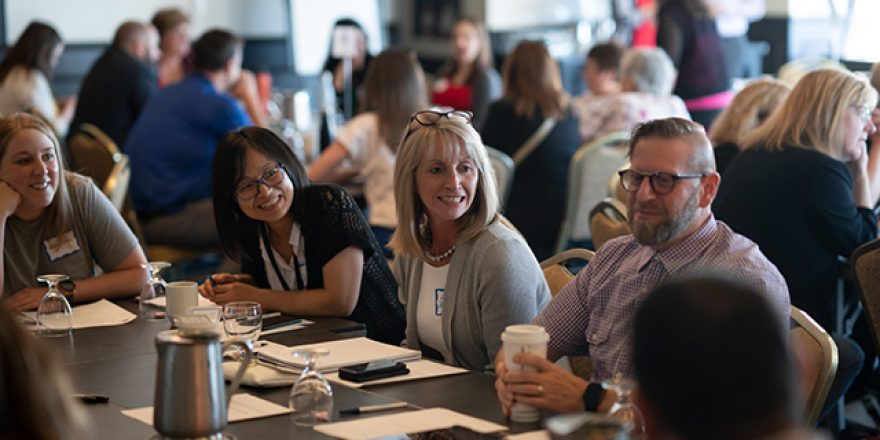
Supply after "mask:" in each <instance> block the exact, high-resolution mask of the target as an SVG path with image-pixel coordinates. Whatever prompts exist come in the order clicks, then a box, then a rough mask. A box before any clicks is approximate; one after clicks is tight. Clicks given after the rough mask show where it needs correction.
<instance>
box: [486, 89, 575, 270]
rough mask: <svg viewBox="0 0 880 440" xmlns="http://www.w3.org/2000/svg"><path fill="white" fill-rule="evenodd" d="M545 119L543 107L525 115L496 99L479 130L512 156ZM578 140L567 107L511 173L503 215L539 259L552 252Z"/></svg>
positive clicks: (493, 144) (489, 144)
mask: <svg viewBox="0 0 880 440" xmlns="http://www.w3.org/2000/svg"><path fill="white" fill-rule="evenodd" d="M543 122H544V117H543V116H541V114H540V111H536V112H535V116H533V117H532V118H531V119H525V118H523V117H521V116H518V115H516V114H515V113H514V110H513V105H512V104H511V103H509V102H507V101H504V100H501V101H496V102H495V103H493V104H492V105H491V106H490V107H489V114H488V115H487V116H486V121H485V125H484V126H483V130H482V133H481V135H482V138H483V142H484V143H485V144H486V145H487V146H490V147H493V148H496V149H498V150H501V151H503V152H505V153H507V154H509V155H510V156H513V155H514V153H516V151H517V150H519V148H520V147H521V146H522V144H523V143H524V142H525V141H526V140H527V139H528V138H529V137H531V136H532V134H534V133H535V132H536V131H537V130H538V127H540V126H541V124H542V123H543ZM579 146H580V138H579V134H578V119H577V117H575V116H574V114H573V113H572V112H571V110H570V109H569V110H567V111H566V112H565V116H564V117H563V118H562V119H560V120H557V121H556V126H554V127H553V130H551V131H550V133H549V134H548V135H547V137H546V138H544V141H543V142H541V144H540V145H538V147H537V148H535V149H534V151H532V154H530V155H529V156H528V157H527V158H526V159H525V161H524V162H523V163H522V164H520V165H519V166H518V167H516V171H515V172H514V173H513V186H512V188H511V191H510V199H509V200H508V203H507V206H506V207H505V209H504V215H505V216H507V218H508V219H509V220H510V221H511V222H512V223H513V224H514V226H516V228H517V229H519V231H520V232H522V234H523V235H524V236H525V238H526V241H527V242H528V243H529V247H531V248H532V251H533V252H534V253H535V256H536V257H537V259H538V261H541V260H544V259H546V258H548V257H550V256H552V255H553V247H554V245H555V244H556V238H557V236H558V235H559V227H560V225H561V224H562V216H563V215H564V212H565V190H566V186H567V183H568V163H569V162H571V157H572V156H573V155H574V153H575V151H577V149H578V147H579Z"/></svg>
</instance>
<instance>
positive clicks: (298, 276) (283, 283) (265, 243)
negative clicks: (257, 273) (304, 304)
mask: <svg viewBox="0 0 880 440" xmlns="http://www.w3.org/2000/svg"><path fill="white" fill-rule="evenodd" d="M260 232H261V234H260V236H261V237H262V239H263V247H264V248H266V254H267V255H268V256H269V262H271V263H272V269H274V270H275V276H277V277H278V281H280V282H281V287H283V288H284V290H290V286H288V285H287V281H285V279H284V276H283V275H281V269H279V268H278V262H277V261H275V251H274V250H273V249H272V245H271V244H269V234H268V233H267V232H266V230H265V227H264V228H263V230H262V231H260ZM293 273H294V274H295V275H296V289H297V290H305V288H306V283H305V282H303V278H302V274H300V273H299V258H297V257H296V252H294V253H293Z"/></svg>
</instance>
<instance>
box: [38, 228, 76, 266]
mask: <svg viewBox="0 0 880 440" xmlns="http://www.w3.org/2000/svg"><path fill="white" fill-rule="evenodd" d="M43 247H44V248H45V249H46V256H48V257H49V261H50V262H55V261H57V260H59V259H61V258H64V257H66V256H68V255H71V254H75V253H77V252H79V241H78V240H77V239H76V236H75V235H73V231H68V232H65V233H63V234H61V235H59V236H57V237H55V238H50V239H48V240H46V241H44V242H43Z"/></svg>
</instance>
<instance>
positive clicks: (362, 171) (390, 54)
mask: <svg viewBox="0 0 880 440" xmlns="http://www.w3.org/2000/svg"><path fill="white" fill-rule="evenodd" d="M361 99H362V100H361V112H360V114H358V115H357V116H356V117H355V118H354V119H352V120H351V121H349V122H348V123H347V124H345V126H344V127H342V128H341V129H340V130H339V133H338V134H337V135H336V139H335V140H334V141H333V143H332V144H330V146H329V147H327V149H326V150H324V152H323V153H321V156H320V157H318V159H317V160H316V161H315V162H314V163H313V164H312V166H311V167H310V168H309V179H310V180H312V181H314V182H335V183H342V182H346V181H348V180H350V179H351V178H352V177H354V176H356V175H358V174H359V175H360V177H361V178H363V181H364V195H365V196H366V199H367V206H368V208H369V215H368V217H367V218H368V220H369V222H370V227H371V228H372V229H373V233H375V234H376V238H377V239H378V240H379V244H380V245H381V246H382V247H383V248H384V247H385V245H386V244H388V240H389V239H390V238H391V234H392V233H393V232H394V228H395V227H397V216H396V214H395V212H394V191H393V189H392V186H391V182H392V179H393V174H394V161H395V154H396V151H397V146H398V144H399V143H400V135H401V133H402V132H403V129H404V128H405V127H406V122H407V120H408V119H409V115H411V114H412V113H413V112H415V111H416V110H419V109H422V108H425V107H426V105H427V103H426V91H425V78H424V73H423V72H422V68H421V66H420V65H419V63H418V61H417V60H416V59H415V55H414V54H413V53H412V52H410V51H409V50H406V49H386V50H385V51H383V52H382V53H380V54H379V56H377V57H376V59H375V60H373V62H372V63H371V64H370V69H369V70H368V71H367V77H366V78H365V79H364V93H363V96H362V97H361ZM346 160H350V161H351V162H350V164H349V163H347V162H346ZM352 165H353V166H352ZM388 255H389V256H390V254H388Z"/></svg>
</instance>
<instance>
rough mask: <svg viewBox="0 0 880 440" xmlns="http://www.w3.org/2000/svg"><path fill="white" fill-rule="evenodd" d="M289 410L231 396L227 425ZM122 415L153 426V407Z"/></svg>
mask: <svg viewBox="0 0 880 440" xmlns="http://www.w3.org/2000/svg"><path fill="white" fill-rule="evenodd" d="M290 412H291V411H290V408H288V407H286V406H281V405H278V404H276V403H272V402H270V401H268V400H264V399H260V398H259V397H256V396H253V395H250V394H248V393H239V394H236V395H234V396H232V402H230V403H229V413H228V414H229V415H228V419H229V423H233V422H240V421H242V420H251V419H259V418H263V417H273V416H278V415H281V414H289V413H290ZM122 414H123V415H126V416H128V417H131V418H133V419H135V420H137V421H139V422H141V423H146V424H147V425H150V426H153V407H152V406H147V407H144V408H134V409H126V410H123V411H122Z"/></svg>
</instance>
